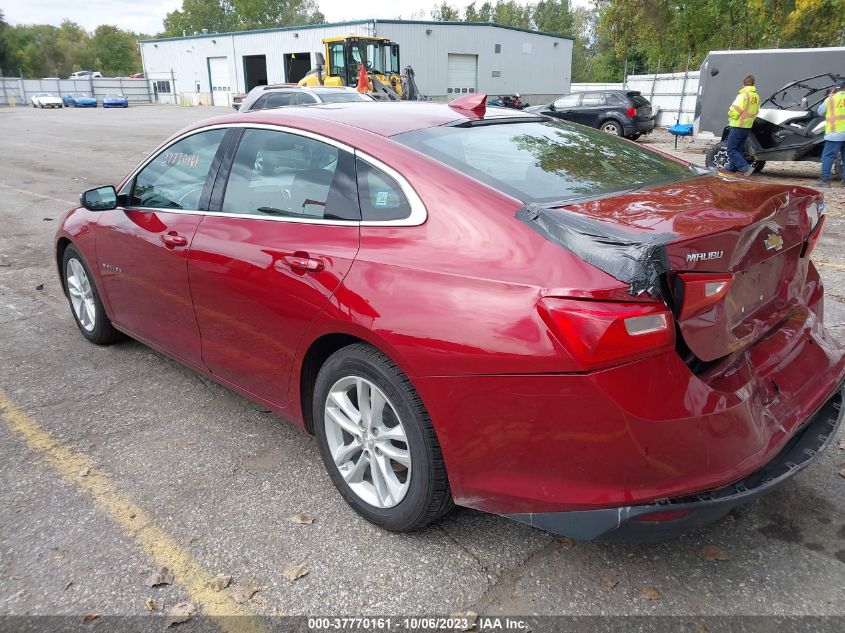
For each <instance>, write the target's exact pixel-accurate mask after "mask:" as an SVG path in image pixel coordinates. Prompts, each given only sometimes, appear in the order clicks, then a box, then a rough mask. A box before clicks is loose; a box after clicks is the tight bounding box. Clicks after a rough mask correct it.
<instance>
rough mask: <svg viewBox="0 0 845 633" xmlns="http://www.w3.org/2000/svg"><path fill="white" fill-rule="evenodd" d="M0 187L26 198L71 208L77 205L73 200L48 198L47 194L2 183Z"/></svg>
mask: <svg viewBox="0 0 845 633" xmlns="http://www.w3.org/2000/svg"><path fill="white" fill-rule="evenodd" d="M0 187H3V188H4V189H8V190H9V191H16V192H18V193H22V194H24V195H26V196H35V197H36V198H44V199H45V200H53V201H55V202H61V203H62V204H69V205H71V206H73V205H75V204H77V203H76V202H74V201H73V200H65V199H64V198H55V197H53V196H48V195H47V194H44V193H38V192H37V191H30V190H29V189H18V188H17V187H12V186H10V185H7V184H5V183H2V182H0Z"/></svg>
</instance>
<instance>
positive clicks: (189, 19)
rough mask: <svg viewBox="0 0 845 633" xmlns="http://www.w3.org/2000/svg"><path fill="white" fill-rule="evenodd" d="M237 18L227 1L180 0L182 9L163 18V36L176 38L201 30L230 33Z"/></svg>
mask: <svg viewBox="0 0 845 633" xmlns="http://www.w3.org/2000/svg"><path fill="white" fill-rule="evenodd" d="M236 24H237V18H236V15H235V11H234V9H233V8H232V5H231V3H230V2H228V1H227V0H182V8H181V9H177V10H175V11H171V12H170V13H168V14H167V16H165V18H164V32H163V33H162V34H163V35H165V36H167V37H178V36H181V35H193V34H194V33H200V32H202V30H203V29H207V30H208V31H211V32H215V31H216V32H224V31H232V30H234V29H235V27H236Z"/></svg>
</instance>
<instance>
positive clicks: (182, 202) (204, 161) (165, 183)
mask: <svg viewBox="0 0 845 633" xmlns="http://www.w3.org/2000/svg"><path fill="white" fill-rule="evenodd" d="M225 134H226V130H224V129H219V130H209V131H207V132H199V133H198V134H193V135H191V136H189V137H187V138H185V139H182V140H181V141H178V142H176V143H174V144H173V145H171V146H170V147H168V148H167V149H165V150H164V151H163V152H161V153H160V154H159V155H158V156H156V157H155V158H154V159H153V160H152V161H151V162H150V163H148V164H147V165H146V166H145V167H144V168H143V169H142V170H141V171H140V172H139V173H138V175H137V176H136V177H135V183H134V185H133V186H132V193H131V195H130V200H129V206H133V207H148V208H151V209H186V210H197V208H198V207H199V200H200V196H201V195H202V190H203V187H204V186H205V182H206V180H207V179H208V170H209V168H210V167H211V162H212V161H213V160H214V155H215V154H216V153H217V148H218V147H219V145H220V141H222V140H223V136H224V135H225Z"/></svg>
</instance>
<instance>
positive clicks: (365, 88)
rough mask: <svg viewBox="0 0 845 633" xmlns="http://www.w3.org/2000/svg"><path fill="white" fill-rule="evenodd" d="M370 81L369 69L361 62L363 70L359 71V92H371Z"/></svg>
mask: <svg viewBox="0 0 845 633" xmlns="http://www.w3.org/2000/svg"><path fill="white" fill-rule="evenodd" d="M369 91H370V82H369V80H368V79H367V69H366V68H364V64H361V72H360V73H358V92H369Z"/></svg>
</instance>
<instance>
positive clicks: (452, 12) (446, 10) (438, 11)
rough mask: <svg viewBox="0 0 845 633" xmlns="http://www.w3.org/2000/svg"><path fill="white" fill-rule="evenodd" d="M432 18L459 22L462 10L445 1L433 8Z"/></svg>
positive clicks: (440, 20)
mask: <svg viewBox="0 0 845 633" xmlns="http://www.w3.org/2000/svg"><path fill="white" fill-rule="evenodd" d="M431 19H432V20H437V21H438V22H457V21H459V20H460V19H461V12H460V11H458V9H456V8H455V7H453V6H452V5H451V4H449V3H448V2H443V3H442V4H440V5H439V6H437V5H435V6H434V8H433V9H432V10H431Z"/></svg>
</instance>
